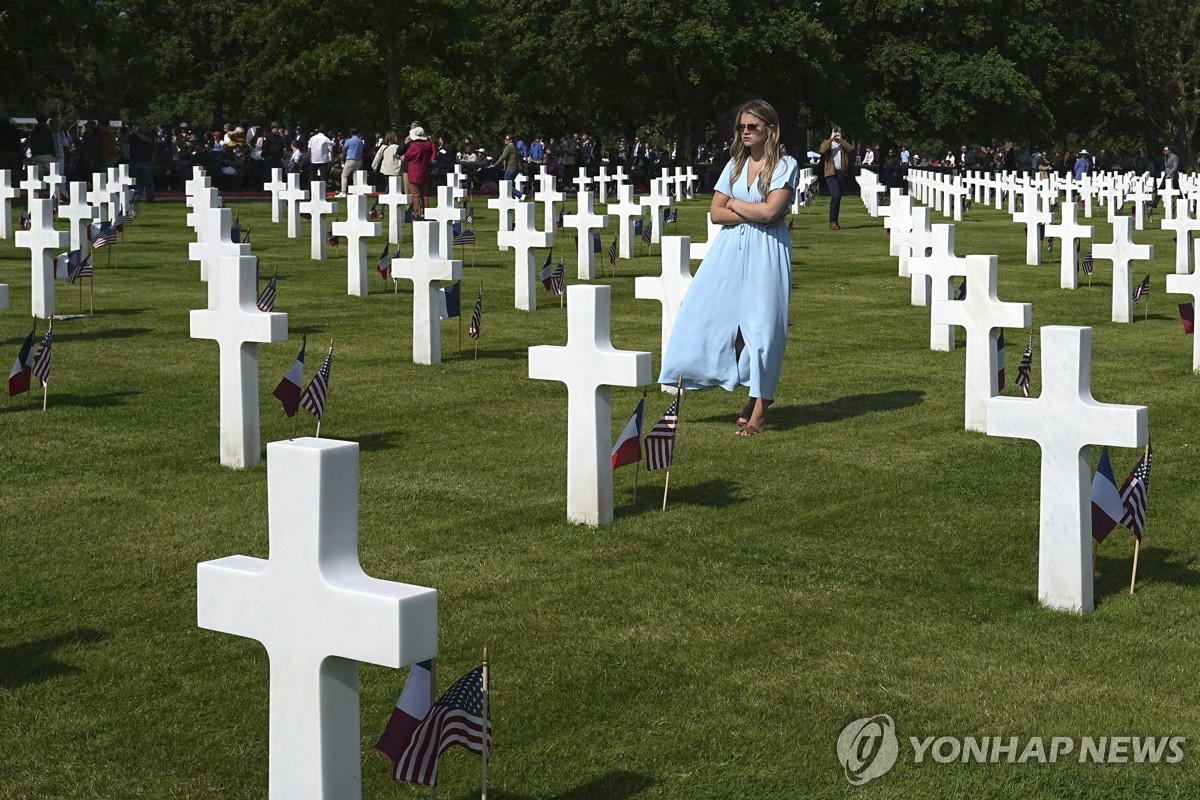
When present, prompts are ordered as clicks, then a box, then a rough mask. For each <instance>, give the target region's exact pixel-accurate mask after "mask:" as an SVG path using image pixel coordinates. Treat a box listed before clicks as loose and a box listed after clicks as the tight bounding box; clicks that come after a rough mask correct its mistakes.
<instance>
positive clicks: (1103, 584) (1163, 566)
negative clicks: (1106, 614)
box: [1093, 547, 1200, 603]
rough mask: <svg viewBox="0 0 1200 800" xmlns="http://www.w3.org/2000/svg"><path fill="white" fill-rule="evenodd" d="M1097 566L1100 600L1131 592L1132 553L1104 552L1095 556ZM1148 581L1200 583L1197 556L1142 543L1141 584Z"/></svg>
mask: <svg viewBox="0 0 1200 800" xmlns="http://www.w3.org/2000/svg"><path fill="white" fill-rule="evenodd" d="M1096 568H1097V569H1098V570H1099V575H1097V576H1096V579H1095V584H1094V586H1093V592H1094V594H1095V599H1096V602H1097V603H1101V602H1103V601H1104V600H1106V599H1108V598H1110V597H1114V596H1116V595H1120V594H1129V579H1130V577H1131V575H1132V572H1133V557H1132V554H1130V555H1125V556H1106V555H1103V554H1102V555H1101V556H1100V557H1099V558H1098V559H1097V560H1096ZM1145 581H1148V582H1152V583H1173V584H1175V585H1177V586H1196V585H1200V572H1197V571H1196V569H1195V559H1191V558H1187V557H1185V556H1182V555H1180V554H1179V553H1177V552H1176V551H1174V550H1168V549H1166V548H1165V547H1143V548H1142V552H1141V554H1140V555H1139V556H1138V584H1139V585H1140V584H1142V583H1143V582H1145Z"/></svg>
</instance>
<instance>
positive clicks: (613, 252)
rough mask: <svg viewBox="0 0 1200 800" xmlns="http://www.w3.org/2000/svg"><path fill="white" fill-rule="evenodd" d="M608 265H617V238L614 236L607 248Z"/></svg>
mask: <svg viewBox="0 0 1200 800" xmlns="http://www.w3.org/2000/svg"><path fill="white" fill-rule="evenodd" d="M608 264H609V266H612V267H615V266H616V265H617V237H616V236H614V237H613V240H612V244H610V245H609V246H608Z"/></svg>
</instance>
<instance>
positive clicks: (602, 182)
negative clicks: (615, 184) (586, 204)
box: [596, 166, 612, 205]
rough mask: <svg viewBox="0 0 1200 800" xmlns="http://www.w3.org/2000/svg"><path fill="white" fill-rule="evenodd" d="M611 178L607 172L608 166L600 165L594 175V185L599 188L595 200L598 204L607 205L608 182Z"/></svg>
mask: <svg viewBox="0 0 1200 800" xmlns="http://www.w3.org/2000/svg"><path fill="white" fill-rule="evenodd" d="M611 180H612V176H610V175H609V174H608V167H604V166H602V167H600V168H599V169H598V170H597V175H596V187H597V189H598V190H599V192H598V196H597V198H596V200H597V201H598V202H599V203H600V205H608V182H609V181H611Z"/></svg>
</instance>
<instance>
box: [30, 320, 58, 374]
mask: <svg viewBox="0 0 1200 800" xmlns="http://www.w3.org/2000/svg"><path fill="white" fill-rule="evenodd" d="M53 344H54V329H53V328H47V329H46V334H45V335H44V336H42V341H41V342H40V343H39V344H38V349H37V354H36V355H35V356H34V357H33V376H34V377H35V378H37V379H38V380H39V381H41V382H42V386H47V385H48V384H49V383H50V348H51V346H52V345H53Z"/></svg>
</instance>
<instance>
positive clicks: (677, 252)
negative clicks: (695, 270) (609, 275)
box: [633, 236, 692, 391]
mask: <svg viewBox="0 0 1200 800" xmlns="http://www.w3.org/2000/svg"><path fill="white" fill-rule="evenodd" d="M691 249H692V248H691V241H690V240H689V239H688V237H686V236H664V237H663V241H662V272H661V274H659V275H654V276H648V275H644V276H642V277H638V278H634V279H633V296H634V297H635V298H637V299H638V300H657V301H658V302H659V304H660V305H661V306H662V349H661V350H659V358H660V359H661V358H662V357H663V356H664V355H665V354H666V352H667V343H668V342H669V341H670V340H671V329H672V328H673V327H675V317H676V315H677V314H678V313H679V306H680V305H681V304H682V303H683V298H684V295H686V294H687V291H688V288H689V287H690V286H691V285H692V268H691V267H692V263H691V260H690V259H689V257H688V255H689V253H690V252H691ZM668 388H669V389H670V390H671V391H675V387H674V386H671V387H668Z"/></svg>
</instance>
